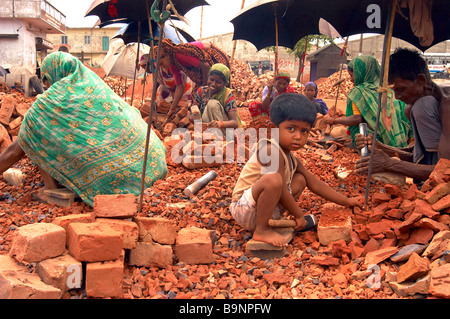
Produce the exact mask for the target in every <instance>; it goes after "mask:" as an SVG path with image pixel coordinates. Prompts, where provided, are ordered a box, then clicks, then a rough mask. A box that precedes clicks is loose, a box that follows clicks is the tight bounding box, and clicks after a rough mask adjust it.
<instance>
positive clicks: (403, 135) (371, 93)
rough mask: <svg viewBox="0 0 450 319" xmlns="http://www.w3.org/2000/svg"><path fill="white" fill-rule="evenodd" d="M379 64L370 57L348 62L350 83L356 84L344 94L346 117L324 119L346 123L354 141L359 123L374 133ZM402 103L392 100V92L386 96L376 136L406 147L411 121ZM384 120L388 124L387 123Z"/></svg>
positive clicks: (389, 142) (410, 134) (394, 144)
mask: <svg viewBox="0 0 450 319" xmlns="http://www.w3.org/2000/svg"><path fill="white" fill-rule="evenodd" d="M380 70H381V68H380V64H379V63H378V61H377V60H376V59H375V58H374V57H373V56H357V57H356V58H354V59H353V60H352V61H350V63H349V64H348V71H349V73H350V76H351V79H352V82H353V83H354V84H355V87H354V88H353V89H351V90H350V92H349V93H348V97H347V110H346V117H343V118H334V117H329V118H325V122H326V123H328V124H331V125H333V124H341V125H347V126H348V130H349V132H350V135H351V137H352V141H353V144H354V145H356V144H355V135H356V134H358V133H359V124H360V123H363V122H364V123H367V127H368V132H369V133H373V130H374V128H375V123H376V118H377V111H378V96H379V93H378V86H379V82H380ZM404 109H405V104H404V103H403V102H401V101H399V100H395V98H394V93H393V92H389V93H388V97H387V109H386V114H385V116H386V118H387V121H383V120H382V118H380V121H379V127H378V132H377V139H379V140H380V142H382V143H384V144H386V145H389V146H394V147H406V146H408V138H409V137H412V130H411V123H410V122H409V120H408V119H407V117H406V116H405V113H404ZM387 123H390V125H388V126H386V124H387Z"/></svg>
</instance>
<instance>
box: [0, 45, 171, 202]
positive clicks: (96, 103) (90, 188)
mask: <svg viewBox="0 0 450 319" xmlns="http://www.w3.org/2000/svg"><path fill="white" fill-rule="evenodd" d="M41 72H42V78H43V79H44V83H45V84H47V85H51V86H50V87H49V88H48V90H47V91H45V92H44V93H43V94H41V95H39V97H38V98H37V99H36V101H35V102H34V103H33V105H32V106H31V108H30V109H29V111H28V112H27V113H26V115H25V117H24V119H23V122H22V125H21V127H20V131H19V135H18V137H17V140H16V141H15V142H14V143H13V144H11V146H10V148H8V149H7V150H5V152H4V153H2V154H1V155H0V173H3V172H4V171H5V170H6V169H7V168H9V167H10V166H12V165H13V164H14V163H15V162H16V161H17V160H19V159H20V158H22V157H23V156H24V155H25V154H26V155H28V157H29V158H30V159H31V161H32V162H33V163H34V164H36V165H37V166H38V167H39V169H40V171H41V176H42V178H43V179H44V183H45V187H44V189H53V188H57V187H58V186H59V185H58V183H59V184H61V185H63V186H65V187H67V188H68V189H70V190H72V191H73V192H75V193H76V194H78V195H79V196H80V197H81V199H82V200H83V201H84V202H85V203H86V204H88V205H90V206H92V205H93V200H94V197H95V196H96V195H100V194H130V193H132V194H136V195H137V194H139V193H140V185H141V178H142V170H143V159H144V153H145V144H146V132H147V124H146V123H145V122H144V120H143V119H142V117H141V116H140V114H139V112H138V111H137V109H135V108H133V107H131V106H130V105H128V104H127V103H125V102H124V101H123V100H122V99H121V98H120V97H119V96H118V95H117V94H115V93H114V92H113V91H112V90H111V89H110V88H109V87H108V85H106V83H105V82H103V80H102V79H100V78H99V77H98V76H97V75H96V74H95V73H94V72H92V71H91V70H89V69H88V68H87V67H85V66H84V65H83V64H82V63H81V62H80V60H78V59H77V58H76V57H74V56H72V55H70V54H67V53H63V52H55V53H52V54H50V55H48V56H47V57H46V58H45V59H44V61H43V62H42V67H41ZM150 133H151V134H150V140H149V148H148V160H147V166H146V177H145V185H146V187H150V186H151V185H152V184H153V182H154V181H155V180H157V179H161V178H164V177H165V175H166V173H167V166H166V162H165V155H166V149H165V147H164V145H163V144H162V142H161V140H160V139H159V138H158V136H157V135H156V134H155V133H154V132H153V131H151V132H150Z"/></svg>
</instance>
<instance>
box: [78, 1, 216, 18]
mask: <svg viewBox="0 0 450 319" xmlns="http://www.w3.org/2000/svg"><path fill="white" fill-rule="evenodd" d="M147 1H148V6H149V8H150V7H151V6H152V4H153V0H95V1H94V2H92V4H91V6H90V7H89V9H88V10H87V12H86V14H85V17H87V16H98V17H99V19H100V21H101V23H104V22H106V21H109V20H117V19H121V20H122V22H124V23H126V22H131V21H144V20H147V18H148V16H147V12H148V10H147ZM172 3H173V5H174V7H175V9H176V11H177V12H178V13H179V14H180V15H183V16H184V15H185V14H186V13H187V12H188V11H189V10H191V9H193V8H195V7H198V6H202V5H209V4H208V2H206V1H205V0H172Z"/></svg>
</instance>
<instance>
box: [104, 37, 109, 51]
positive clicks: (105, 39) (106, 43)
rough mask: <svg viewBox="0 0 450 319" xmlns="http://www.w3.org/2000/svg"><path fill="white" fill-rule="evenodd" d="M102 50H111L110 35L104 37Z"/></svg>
mask: <svg viewBox="0 0 450 319" xmlns="http://www.w3.org/2000/svg"><path fill="white" fill-rule="evenodd" d="M102 50H103V51H108V50H109V37H102Z"/></svg>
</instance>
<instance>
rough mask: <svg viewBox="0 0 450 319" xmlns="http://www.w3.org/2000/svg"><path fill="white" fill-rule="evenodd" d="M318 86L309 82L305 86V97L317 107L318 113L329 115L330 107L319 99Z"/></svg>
mask: <svg viewBox="0 0 450 319" xmlns="http://www.w3.org/2000/svg"><path fill="white" fill-rule="evenodd" d="M317 93H318V89H317V84H316V83H314V82H308V83H306V84H305V96H306V97H307V98H308V99H309V100H310V101H311V102H312V103H313V104H314V106H315V107H316V110H317V113H320V114H323V115H325V114H327V113H328V106H327V104H326V103H325V101H324V100H322V99H318V98H317Z"/></svg>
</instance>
